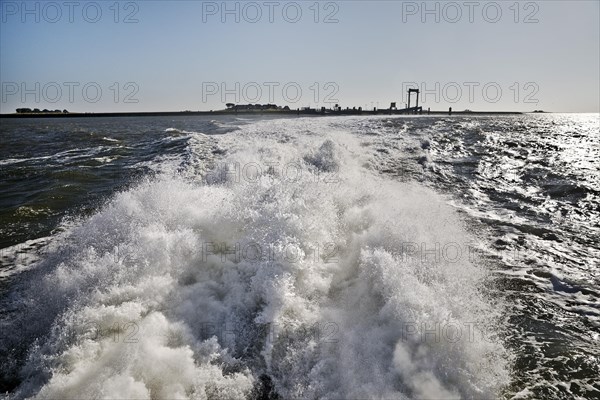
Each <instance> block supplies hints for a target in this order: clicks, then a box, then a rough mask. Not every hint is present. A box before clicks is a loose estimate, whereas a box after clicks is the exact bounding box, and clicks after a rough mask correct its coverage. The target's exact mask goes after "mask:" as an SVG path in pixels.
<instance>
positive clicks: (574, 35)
mask: <svg viewBox="0 0 600 400" xmlns="http://www.w3.org/2000/svg"><path fill="white" fill-rule="evenodd" d="M599 20H600V1H597V0H589V1H518V2H517V1H512V0H509V1H497V2H493V1H456V2H452V1H437V2H436V1H429V2H422V1H318V2H317V1H315V0H311V1H296V2H293V1H255V2H252V1H227V2H225V1H146V0H144V1H120V2H117V1H114V0H109V1H29V2H23V1H6V0H0V81H1V85H2V87H1V99H0V113H13V112H15V109H16V108H26V107H28V108H39V109H50V110H55V109H60V110H63V109H67V110H69V111H71V112H127V111H183V110H192V111H196V110H219V109H223V108H225V104H226V103H237V104H248V103H252V104H256V103H261V104H266V103H274V104H277V105H280V106H285V105H287V106H289V107H290V108H294V109H295V108H302V107H328V108H329V107H333V106H334V105H335V104H339V105H340V106H341V107H343V108H346V107H351V108H352V107H357V108H358V107H363V108H371V107H379V108H388V107H389V106H390V103H391V102H396V106H397V107H398V108H402V107H404V106H405V104H406V103H407V93H406V92H407V90H408V88H411V87H414V88H419V89H420V90H421V93H420V99H419V104H420V105H422V106H423V107H424V108H425V109H427V108H430V109H431V110H447V109H448V108H449V107H452V108H453V110H464V109H470V110H473V111H492V110H498V111H533V110H537V109H541V110H545V111H552V112H599V111H600V72H599V71H600V54H599V51H600V50H599V49H600V25H599ZM414 101H415V97H414V95H413V98H412V100H411V102H412V104H411V105H414Z"/></svg>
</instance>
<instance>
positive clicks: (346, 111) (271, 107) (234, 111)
mask: <svg viewBox="0 0 600 400" xmlns="http://www.w3.org/2000/svg"><path fill="white" fill-rule="evenodd" d="M226 106H227V108H226V109H222V110H216V111H214V110H210V111H190V110H186V111H150V112H99V113H95V112H83V113H80V112H69V111H67V110H62V111H61V110H54V111H51V110H46V109H44V110H39V109H37V108H34V109H31V108H18V109H17V110H16V112H15V113H12V114H0V118H76V117H77V118H81V117H161V116H194V115H238V114H245V115H248V114H249V115H279V114H282V115H314V116H326V115H466V114H468V115H472V114H474V115H513V114H514V115H518V114H523V112H516V111H471V110H463V111H454V110H452V108H449V110H445V111H439V110H438V111H431V110H429V109H427V110H423V109H422V107H412V108H404V109H396V108H395V107H394V108H391V107H390V108H373V109H369V110H363V108H362V107H352V108H350V107H346V108H343V107H340V106H339V105H337V104H336V105H335V107H333V108H326V107H321V108H320V109H317V108H310V107H303V108H297V109H290V108H289V107H288V106H285V107H280V106H277V105H275V104H233V103H228V104H227V105H226ZM533 112H534V113H543V112H544V111H542V110H535V111H533Z"/></svg>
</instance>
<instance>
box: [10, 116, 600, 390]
mask: <svg viewBox="0 0 600 400" xmlns="http://www.w3.org/2000/svg"><path fill="white" fill-rule="evenodd" d="M0 139H1V140H0V189H1V190H0V256H1V258H0V261H1V263H0V305H1V311H0V318H1V320H0V323H1V324H2V327H1V328H2V332H3V334H2V335H0V336H1V337H0V360H1V362H0V365H1V367H0V369H1V371H0V373H1V375H0V391H1V392H7V393H8V396H9V398H11V399H12V398H28V397H38V398H156V399H159V398H165V399H166V398H169V399H172V398H194V399H203V398H209V399H212V398H215V399H216V398H261V397H267V398H451V397H459V398H497V397H500V398H514V397H517V398H530V399H538V398H564V399H571V398H576V397H579V398H595V397H600V384H599V383H598V376H599V375H600V365H599V363H600V305H599V304H600V243H599V242H600V241H599V240H598V237H600V116H599V115H598V114H541V115H537V114H536V115H517V116H501V117H498V116H473V117H467V116H455V117H454V116H453V117H429V116H418V117H393V116H384V117H323V118H318V117H317V118H284V119H278V118H235V117H233V116H232V117H221V118H219V119H216V120H215V119H210V118H204V117H191V118H183V117H176V118H167V117H160V118H159V117H156V118H155V117H146V118H81V119H77V118H69V119H47V120H46V119H31V120H28V119H18V120H9V119H5V120H2V123H1V124H0Z"/></svg>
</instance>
